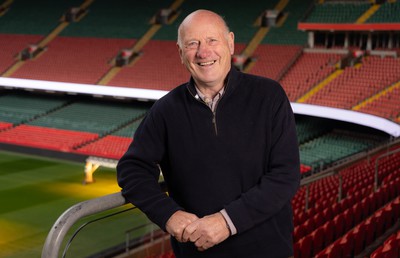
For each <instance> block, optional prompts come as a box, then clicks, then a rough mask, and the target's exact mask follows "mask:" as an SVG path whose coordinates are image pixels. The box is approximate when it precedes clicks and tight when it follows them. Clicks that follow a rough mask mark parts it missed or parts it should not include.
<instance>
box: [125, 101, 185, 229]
mask: <svg viewBox="0 0 400 258" xmlns="http://www.w3.org/2000/svg"><path fill="white" fill-rule="evenodd" d="M153 107H154V106H153ZM154 112H155V111H154V109H152V110H151V111H150V112H149V113H148V114H147V116H146V117H145V119H144V120H143V121H142V123H141V124H140V126H139V128H138V129H137V130H136V132H135V135H134V140H133V142H132V143H131V145H130V146H129V148H128V150H127V152H126V153H125V154H124V155H123V157H122V158H121V159H120V160H119V162H118V165H117V179H118V184H119V186H120V187H121V188H122V195H123V196H124V197H125V198H126V199H127V200H128V201H129V202H131V203H132V204H133V205H135V206H136V207H138V208H139V209H140V210H141V211H142V212H144V213H145V214H146V216H147V217H148V218H149V219H150V220H151V221H153V222H154V223H156V224H157V225H158V226H159V227H160V228H161V229H163V230H164V231H165V224H166V222H167V221H168V219H169V218H170V216H171V215H172V214H173V213H174V212H176V211H177V210H182V208H181V207H179V205H178V204H177V203H176V202H175V201H174V200H173V199H172V198H170V197H169V196H168V195H167V194H166V193H164V192H163V191H162V189H161V187H160V186H159V183H158V180H159V175H160V169H159V165H158V164H159V163H160V161H161V159H162V157H163V155H164V152H165V140H164V138H165V136H164V135H165V127H164V125H163V123H162V119H161V118H160V117H161V116H157V114H156V115H155V114H154ZM157 117H158V118H157Z"/></svg>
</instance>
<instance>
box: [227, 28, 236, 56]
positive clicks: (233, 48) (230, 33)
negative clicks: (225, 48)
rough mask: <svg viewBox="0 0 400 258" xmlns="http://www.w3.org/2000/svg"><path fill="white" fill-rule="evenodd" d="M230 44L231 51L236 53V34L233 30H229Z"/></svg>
mask: <svg viewBox="0 0 400 258" xmlns="http://www.w3.org/2000/svg"><path fill="white" fill-rule="evenodd" d="M228 45H229V51H230V53H231V55H233V53H235V34H233V32H232V31H231V32H229V35H228Z"/></svg>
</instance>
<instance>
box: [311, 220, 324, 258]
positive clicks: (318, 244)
mask: <svg viewBox="0 0 400 258" xmlns="http://www.w3.org/2000/svg"><path fill="white" fill-rule="evenodd" d="M311 237H312V243H313V244H312V255H316V254H317V253H319V252H320V251H321V250H322V249H323V247H324V246H325V239H324V237H325V236H324V229H323V228H322V227H319V228H317V229H316V230H314V231H313V232H312V233H311Z"/></svg>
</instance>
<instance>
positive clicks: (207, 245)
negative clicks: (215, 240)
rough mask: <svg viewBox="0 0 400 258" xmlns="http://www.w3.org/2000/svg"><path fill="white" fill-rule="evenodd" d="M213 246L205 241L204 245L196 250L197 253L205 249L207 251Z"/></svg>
mask: <svg viewBox="0 0 400 258" xmlns="http://www.w3.org/2000/svg"><path fill="white" fill-rule="evenodd" d="M213 246H214V244H212V243H211V242H208V241H206V242H205V243H204V245H203V246H200V247H198V248H197V250H199V251H205V250H207V249H209V248H211V247H213Z"/></svg>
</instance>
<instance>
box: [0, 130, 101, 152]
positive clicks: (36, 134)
mask: <svg viewBox="0 0 400 258" xmlns="http://www.w3.org/2000/svg"><path fill="white" fill-rule="evenodd" d="M97 137H98V134H95V133H86V132H78V131H71V130H62V129H54V128H49V127H42V126H31V125H20V126H17V127H15V128H13V129H12V130H7V131H3V132H0V142H2V143H8V144H15V145H22V146H29V147H35V148H40V149H50V150H57V151H62V152H71V151H72V150H73V148H74V147H75V146H78V145H81V144H83V143H85V142H88V141H91V140H94V139H95V138H97Z"/></svg>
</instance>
